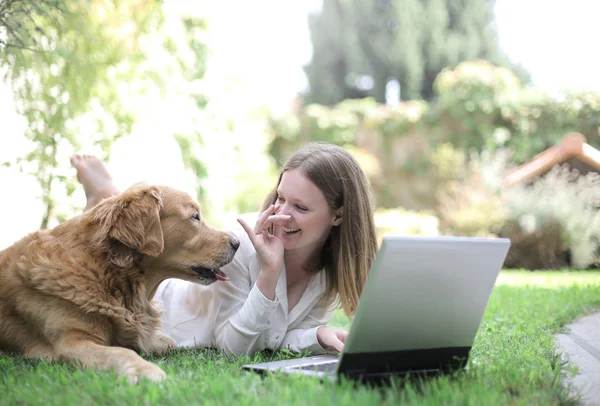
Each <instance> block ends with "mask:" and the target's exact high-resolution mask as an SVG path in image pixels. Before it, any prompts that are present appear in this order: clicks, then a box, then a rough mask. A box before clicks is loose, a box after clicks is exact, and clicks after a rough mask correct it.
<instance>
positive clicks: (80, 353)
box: [55, 334, 167, 384]
mask: <svg viewBox="0 0 600 406" xmlns="http://www.w3.org/2000/svg"><path fill="white" fill-rule="evenodd" d="M55 353H56V355H57V358H59V359H61V360H64V361H68V362H75V363H81V365H82V366H83V367H84V368H98V369H104V370H114V371H115V372H117V374H119V375H121V376H125V377H126V378H127V381H128V382H129V383H131V384H136V383H138V382H140V381H141V380H142V379H143V378H147V379H149V380H151V381H153V382H160V381H162V380H164V379H165V378H166V377H167V374H165V372H164V371H163V370H162V369H160V368H159V367H158V366H157V365H154V364H152V363H150V362H148V361H146V360H145V359H143V358H142V357H140V356H139V355H138V354H136V353H135V351H132V350H130V349H127V348H123V347H109V346H105V345H101V344H98V343H96V342H94V341H92V340H90V339H89V338H88V337H85V336H81V335H80V334H72V335H67V336H65V337H63V338H62V339H60V340H59V341H58V343H57V344H56V345H55Z"/></svg>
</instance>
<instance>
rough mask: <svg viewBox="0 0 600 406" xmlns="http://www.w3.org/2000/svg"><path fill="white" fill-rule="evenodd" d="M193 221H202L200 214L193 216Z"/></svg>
mask: <svg viewBox="0 0 600 406" xmlns="http://www.w3.org/2000/svg"><path fill="white" fill-rule="evenodd" d="M192 220H196V221H200V213H198V212H194V214H192Z"/></svg>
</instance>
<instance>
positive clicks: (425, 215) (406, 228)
mask: <svg viewBox="0 0 600 406" xmlns="http://www.w3.org/2000/svg"><path fill="white" fill-rule="evenodd" d="M438 223H439V221H438V218H437V217H436V216H435V215H434V214H433V213H429V212H415V211H410V210H404V209H402V208H396V209H379V210H377V211H376V212H375V227H376V231H377V238H378V240H379V241H381V238H382V237H383V236H384V235H389V234H393V235H422V236H436V235H439V229H438V226H439V224H438Z"/></svg>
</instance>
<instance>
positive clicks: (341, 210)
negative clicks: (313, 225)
mask: <svg viewBox="0 0 600 406" xmlns="http://www.w3.org/2000/svg"><path fill="white" fill-rule="evenodd" d="M343 213H344V206H342V207H340V208H339V209H337V210H336V211H335V217H334V218H333V221H332V222H331V224H332V225H334V226H339V225H340V224H342V220H343V219H344V218H343V217H342V214H343Z"/></svg>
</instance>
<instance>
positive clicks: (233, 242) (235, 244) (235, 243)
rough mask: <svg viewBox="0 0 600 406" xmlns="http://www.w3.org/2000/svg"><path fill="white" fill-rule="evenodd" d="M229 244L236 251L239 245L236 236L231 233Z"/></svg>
mask: <svg viewBox="0 0 600 406" xmlns="http://www.w3.org/2000/svg"><path fill="white" fill-rule="evenodd" d="M229 245H230V246H231V248H232V249H233V250H234V251H237V249H238V248H239V247H240V240H238V239H237V237H235V236H233V235H232V236H231V237H229Z"/></svg>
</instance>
